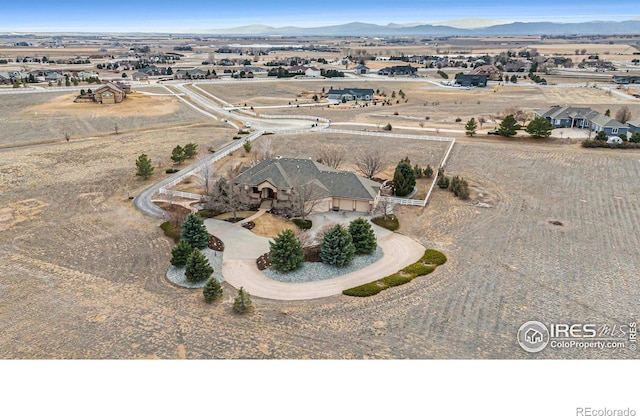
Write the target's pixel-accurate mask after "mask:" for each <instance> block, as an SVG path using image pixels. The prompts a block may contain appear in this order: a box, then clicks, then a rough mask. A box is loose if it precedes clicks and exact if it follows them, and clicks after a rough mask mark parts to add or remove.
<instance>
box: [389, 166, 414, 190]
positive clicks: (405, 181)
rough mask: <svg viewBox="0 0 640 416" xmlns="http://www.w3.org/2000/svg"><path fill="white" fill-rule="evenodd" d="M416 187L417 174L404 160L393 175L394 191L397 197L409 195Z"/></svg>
mask: <svg viewBox="0 0 640 416" xmlns="http://www.w3.org/2000/svg"><path fill="white" fill-rule="evenodd" d="M415 186H416V173H415V172H414V170H413V168H412V167H411V164H410V163H408V162H406V161H404V160H403V161H401V162H400V163H398V166H396V171H395V173H394V174H393V189H394V190H395V194H396V196H405V195H409V194H410V193H411V191H413V188H414V187H415Z"/></svg>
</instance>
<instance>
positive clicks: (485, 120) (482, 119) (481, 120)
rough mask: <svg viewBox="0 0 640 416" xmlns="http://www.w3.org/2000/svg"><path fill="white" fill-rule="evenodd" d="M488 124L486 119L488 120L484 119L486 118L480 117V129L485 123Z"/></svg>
mask: <svg viewBox="0 0 640 416" xmlns="http://www.w3.org/2000/svg"><path fill="white" fill-rule="evenodd" d="M486 122H487V119H486V118H484V117H482V116H480V117H478V124H480V128H482V125H483V124H484V123H486Z"/></svg>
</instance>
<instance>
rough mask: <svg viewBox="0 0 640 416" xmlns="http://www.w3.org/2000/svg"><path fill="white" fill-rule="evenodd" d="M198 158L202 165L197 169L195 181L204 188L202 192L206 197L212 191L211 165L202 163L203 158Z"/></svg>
mask: <svg viewBox="0 0 640 416" xmlns="http://www.w3.org/2000/svg"><path fill="white" fill-rule="evenodd" d="M198 159H200V160H199V162H200V163H202V167H201V168H200V169H199V170H198V176H197V182H198V184H199V185H200V186H201V187H202V188H203V189H204V194H205V195H206V196H208V197H210V196H211V193H212V191H213V165H212V164H211V163H204V162H203V159H204V158H198Z"/></svg>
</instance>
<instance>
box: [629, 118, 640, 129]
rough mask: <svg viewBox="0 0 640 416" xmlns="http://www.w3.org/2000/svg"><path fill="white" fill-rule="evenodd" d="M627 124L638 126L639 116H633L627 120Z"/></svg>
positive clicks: (639, 125) (639, 122)
mask: <svg viewBox="0 0 640 416" xmlns="http://www.w3.org/2000/svg"><path fill="white" fill-rule="evenodd" d="M627 124H629V125H631V126H633V127H640V117H638V118H634V119H633V120H629V121H628V122H627Z"/></svg>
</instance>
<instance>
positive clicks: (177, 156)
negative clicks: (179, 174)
mask: <svg viewBox="0 0 640 416" xmlns="http://www.w3.org/2000/svg"><path fill="white" fill-rule="evenodd" d="M186 157H187V155H186V154H185V152H184V149H183V148H182V146H180V145H178V146H176V147H174V148H173V150H172V151H171V160H173V161H174V162H175V163H177V164H178V165H179V164H181V163H182V162H184V160H185V159H186Z"/></svg>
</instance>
